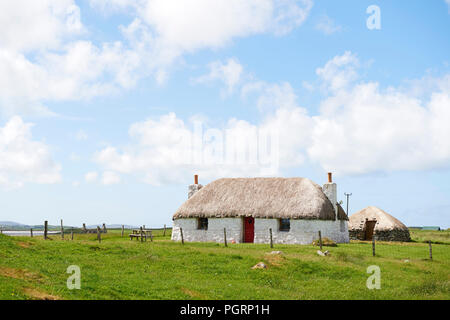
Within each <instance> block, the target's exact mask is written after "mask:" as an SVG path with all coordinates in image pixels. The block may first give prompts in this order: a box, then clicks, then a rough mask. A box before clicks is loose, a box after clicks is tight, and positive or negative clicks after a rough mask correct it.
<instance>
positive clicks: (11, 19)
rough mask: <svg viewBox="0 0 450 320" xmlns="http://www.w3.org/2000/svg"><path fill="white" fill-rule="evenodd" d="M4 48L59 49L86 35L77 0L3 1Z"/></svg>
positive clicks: (0, 11) (1, 40)
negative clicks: (75, 0)
mask: <svg viewBox="0 0 450 320" xmlns="http://www.w3.org/2000/svg"><path fill="white" fill-rule="evenodd" d="M0 26H1V27H2V32H1V33H0V47H1V48H3V49H7V50H11V51H21V52H24V51H29V50H35V49H38V50H42V49H55V48H58V47H59V46H60V44H61V42H62V41H63V39H64V38H66V37H70V36H72V35H77V34H79V33H80V32H82V31H83V26H82V24H81V21H80V9H79V7H78V6H76V4H75V2H74V1H73V0H33V1H28V0H15V1H0Z"/></svg>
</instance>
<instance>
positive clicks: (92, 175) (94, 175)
mask: <svg viewBox="0 0 450 320" xmlns="http://www.w3.org/2000/svg"><path fill="white" fill-rule="evenodd" d="M97 179H98V172H96V171H91V172H88V173H86V174H85V175H84V180H86V182H88V183H92V182H95V181H97Z"/></svg>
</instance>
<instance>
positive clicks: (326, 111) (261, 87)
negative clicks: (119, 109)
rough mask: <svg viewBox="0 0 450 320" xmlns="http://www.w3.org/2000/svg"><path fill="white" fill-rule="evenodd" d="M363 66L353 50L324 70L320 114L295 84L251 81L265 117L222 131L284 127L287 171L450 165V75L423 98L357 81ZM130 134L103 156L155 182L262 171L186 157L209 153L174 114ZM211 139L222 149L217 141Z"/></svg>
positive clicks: (99, 158)
mask: <svg viewBox="0 0 450 320" xmlns="http://www.w3.org/2000/svg"><path fill="white" fill-rule="evenodd" d="M358 65H359V61H358V59H357V57H356V56H355V55H354V54H352V53H351V52H346V53H345V54H344V55H342V56H337V57H335V58H333V59H332V60H330V61H329V62H328V63H326V65H325V66H324V67H323V68H319V69H318V70H319V71H318V72H317V73H318V76H319V78H320V79H321V80H322V82H323V85H324V87H325V88H327V89H329V90H328V91H327V92H328V94H329V95H328V96H327V97H326V98H325V99H324V100H323V101H322V103H321V105H320V110H319V113H318V114H317V115H315V116H311V115H308V112H307V111H306V109H305V108H303V107H301V106H300V105H299V104H298V101H297V100H298V99H297V96H296V95H295V93H294V90H293V88H292V87H291V86H290V84H288V83H281V84H268V83H265V82H261V81H260V82H252V83H248V84H246V85H244V86H243V87H242V92H243V96H248V95H249V94H250V93H252V92H253V93H255V92H256V93H258V98H257V100H256V103H257V105H258V107H259V108H260V110H261V111H262V114H264V115H265V117H264V118H263V119H262V121H260V122H259V123H257V124H252V123H249V122H247V121H243V120H239V119H230V120H229V121H228V122H227V123H226V124H225V125H224V126H222V127H220V128H219V130H217V131H218V132H216V134H217V135H220V132H228V131H230V132H231V133H234V134H235V137H236V139H235V140H236V141H237V143H241V142H240V140H245V138H246V137H248V136H251V135H253V134H254V132H256V131H258V130H266V131H268V132H277V134H278V138H279V143H278V157H279V158H278V160H279V161H278V163H279V165H280V168H281V169H283V168H287V167H298V166H301V165H303V164H304V163H305V162H309V163H314V164H319V165H320V166H321V167H322V168H323V169H324V170H327V171H332V172H336V173H338V174H363V173H369V172H378V171H384V172H389V171H398V170H411V171H414V170H424V169H431V168H443V167H448V166H449V163H450V140H449V139H448V137H450V126H448V121H449V119H450V94H449V91H448V90H447V89H446V88H448V87H449V86H448V85H449V83H448V80H449V79H450V77H449V75H445V76H444V77H442V78H441V79H435V80H434V81H430V80H429V79H428V80H427V83H434V84H435V85H434V86H433V88H434V90H432V91H430V92H429V94H428V95H426V96H425V95H422V97H416V96H414V95H411V94H408V93H406V90H405V88H401V87H399V88H394V87H390V88H387V89H382V88H380V86H379V84H378V83H376V82H360V83H355V82H354V80H355V79H357V78H358V74H357V67H358ZM349 74H350V75H349ZM417 81H419V80H417ZM412 83H414V85H417V82H416V81H414V82H412ZM129 134H130V137H131V138H132V141H131V142H130V143H129V144H128V146H126V147H124V148H121V149H117V148H116V147H108V148H105V149H103V150H100V151H99V152H98V153H97V154H96V156H95V161H96V162H97V163H98V164H99V165H100V166H102V167H103V168H105V169H106V170H113V171H117V172H121V173H123V174H134V175H136V176H139V177H143V180H144V181H146V182H148V183H152V184H161V183H167V182H174V181H178V182H179V181H189V179H190V178H191V177H190V175H191V173H192V172H199V173H201V174H202V176H205V177H207V178H210V179H213V178H217V177H221V176H252V175H260V174H261V171H259V169H260V166H258V164H257V165H254V166H251V165H250V166H226V165H224V164H223V163H220V162H214V161H213V162H210V163H206V164H204V163H201V164H196V163H195V162H192V161H191V159H190V158H187V157H186V155H192V153H194V154H195V153H198V152H199V151H201V150H199V149H198V148H197V146H196V145H195V144H192V143H190V141H192V137H194V138H195V136H196V127H195V124H194V125H192V126H190V125H189V124H188V123H185V122H184V121H183V120H181V119H179V118H177V117H176V115H175V114H173V113H171V114H168V115H165V116H162V117H161V118H159V119H151V120H147V121H144V122H139V123H135V124H133V125H132V126H131V127H130V130H129ZM205 140H207V139H205ZM203 145H204V146H205V145H206V149H208V148H210V147H214V145H213V144H212V143H211V142H210V141H209V142H208V141H206V142H205V141H204V143H203ZM190 152H191V153H190ZM200 154H201V153H200Z"/></svg>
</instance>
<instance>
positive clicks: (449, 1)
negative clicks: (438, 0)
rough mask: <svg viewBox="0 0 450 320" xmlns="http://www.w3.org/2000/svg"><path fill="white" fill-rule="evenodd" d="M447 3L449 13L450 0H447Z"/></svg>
mask: <svg viewBox="0 0 450 320" xmlns="http://www.w3.org/2000/svg"><path fill="white" fill-rule="evenodd" d="M445 3H447V5H448V13H450V0H445Z"/></svg>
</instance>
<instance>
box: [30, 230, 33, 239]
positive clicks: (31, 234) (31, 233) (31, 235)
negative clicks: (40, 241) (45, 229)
mask: <svg viewBox="0 0 450 320" xmlns="http://www.w3.org/2000/svg"><path fill="white" fill-rule="evenodd" d="M30 237H31V238H33V228H30Z"/></svg>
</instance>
